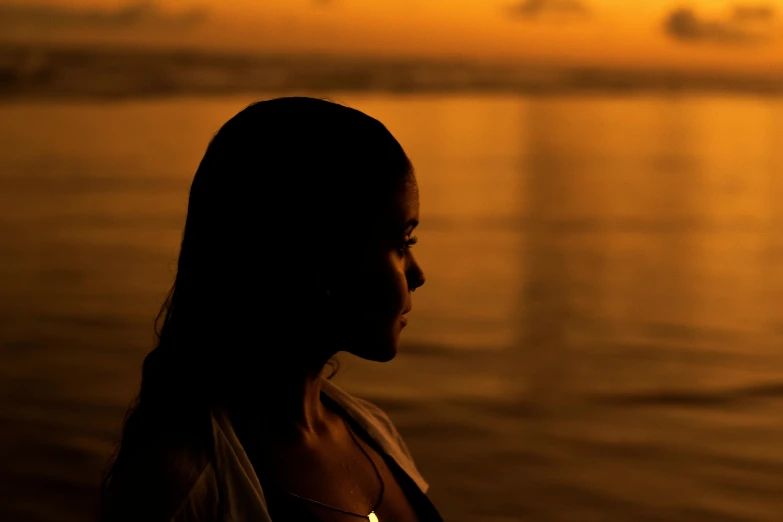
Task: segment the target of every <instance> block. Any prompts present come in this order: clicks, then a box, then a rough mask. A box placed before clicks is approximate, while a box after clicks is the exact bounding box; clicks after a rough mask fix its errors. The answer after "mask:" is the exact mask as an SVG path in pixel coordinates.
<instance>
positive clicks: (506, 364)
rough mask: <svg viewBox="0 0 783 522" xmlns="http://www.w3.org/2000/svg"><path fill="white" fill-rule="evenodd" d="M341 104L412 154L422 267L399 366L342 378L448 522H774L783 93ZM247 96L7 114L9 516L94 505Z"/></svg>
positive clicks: (3, 169) (368, 367)
mask: <svg viewBox="0 0 783 522" xmlns="http://www.w3.org/2000/svg"><path fill="white" fill-rule="evenodd" d="M335 98H336V99H337V100H338V101H342V102H345V103H348V104H350V105H353V106H355V107H357V108H359V109H362V110H364V111H366V112H368V113H370V114H372V115H374V116H376V117H378V118H379V119H381V120H382V121H383V122H385V123H386V124H387V126H388V127H389V128H390V129H391V130H392V132H393V133H395V135H396V136H397V137H398V138H399V139H400V141H401V142H402V143H403V145H404V146H405V147H406V149H407V150H408V151H409V153H410V155H411V157H412V159H413V161H414V163H415V165H416V167H417V171H418V178H419V184H420V187H421V198H422V225H421V227H420V233H419V237H420V243H419V245H417V246H416V249H417V252H418V257H419V259H420V261H421V263H422V264H423V266H424V268H425V270H426V271H427V276H428V283H427V285H426V286H425V287H424V288H422V289H421V290H420V291H419V292H417V293H416V294H415V295H414V298H415V304H414V306H415V311H414V314H413V316H412V320H411V323H410V324H409V326H408V327H407V328H406V330H405V332H404V334H403V337H404V341H403V346H402V353H401V355H400V356H399V357H398V359H396V360H395V361H394V362H392V363H389V364H386V365H378V364H369V363H364V362H361V361H358V360H356V359H353V358H344V359H343V360H344V364H343V369H342V372H341V374H340V376H339V377H337V380H336V382H338V384H341V385H343V386H344V387H346V388H348V389H349V390H351V391H353V392H355V393H357V394H359V395H362V396H365V397H367V398H370V399H372V400H375V401H376V402H378V403H379V404H381V405H382V406H384V407H385V408H386V409H387V410H388V411H389V413H390V415H391V416H392V418H393V419H394V420H395V421H396V422H397V424H398V427H399V429H400V431H401V432H402V433H403V435H404V436H405V437H406V439H407V440H408V442H409V445H410V446H411V449H412V450H413V452H414V454H415V456H416V457H417V460H418V463H419V466H420V468H421V469H422V471H423V473H424V474H425V476H426V477H427V478H428V479H429V481H430V482H431V483H432V485H433V486H432V490H431V495H432V498H433V500H434V501H435V502H436V503H437V504H438V505H439V506H440V507H441V510H442V511H443V513H444V515H445V517H446V519H447V520H450V521H455V522H460V521H471V522H473V521H504V522H506V521H508V522H510V521H521V520H526V521H527V520H530V521H542V522H543V521H583V522H588V521H608V522H611V521H630V520H633V521H648V520H660V521H688V522H692V521H710V522H715V521H762V520H763V521H776V520H780V519H781V513H783V348H782V345H781V341H783V307H782V306H781V303H783V234H781V232H782V231H783V229H782V228H781V224H783V204H781V201H783V100H780V99H777V100H776V99H774V98H766V99H762V98H753V97H744V98H743V97H732V98H719V97H703V98H695V97H690V98H676V97H663V96H661V97H627V98H609V97H592V98H590V97H582V98H580V97H567V98H566V97H562V98H537V99H529V98H515V97H506V98H499V97H494V98H490V97H446V98H442V97H441V98H436V97H413V96H410V97H389V96H372V97H359V96H353V95H352V96H350V97H348V96H346V97H335ZM249 101H251V100H250V99H247V98H225V99H185V98H182V99H174V100H167V101H145V102H127V103H104V104H52V103H49V104H44V103H41V104H36V103H33V102H30V103H25V104H15V105H8V104H6V105H4V106H0V122H2V123H0V520H2V521H8V522H16V521H19V522H32V521H41V522H44V521H45V522H65V521H71V520H73V521H76V520H85V519H86V518H87V517H88V515H89V514H90V509H91V508H92V506H93V505H94V502H95V500H96V499H97V497H96V486H97V482H98V477H99V475H100V472H101V470H102V468H103V465H104V462H105V459H106V456H107V454H108V452H109V450H110V449H111V447H112V444H113V443H114V442H115V440H116V436H117V432H118V428H119V426H120V422H121V420H122V415H123V412H124V408H125V406H126V404H127V402H128V400H130V398H131V397H132V395H133V393H134V391H135V389H136V386H137V385H138V378H139V365H140V363H141V360H142V358H143V356H144V354H145V352H146V351H147V350H148V349H149V348H150V347H151V345H152V341H153V333H152V322H153V320H154V317H155V314H156V312H157V309H158V307H159V306H160V304H161V302H162V300H163V298H164V296H165V293H166V291H167V289H168V286H169V285H170V283H171V282H172V278H173V270H174V268H175V260H176V255H177V251H178V246H179V239H180V234H181V229H182V225H183V222H184V212H185V208H186V196H187V190H188V187H189V183H190V180H191V178H192V175H193V173H194V172H195V168H196V166H197V164H198V161H199V159H200V157H201V155H202V153H203V151H204V148H205V147H206V144H207V142H208V140H209V138H210V136H211V135H212V133H213V132H214V131H216V130H217V128H218V127H219V125H220V124H221V123H222V122H223V121H225V120H226V119H228V118H229V117H230V116H231V115H233V114H234V113H235V112H237V111H238V110H239V109H241V108H242V107H243V106H244V105H245V104H246V103H248V102H249ZM270 371H273V369H270Z"/></svg>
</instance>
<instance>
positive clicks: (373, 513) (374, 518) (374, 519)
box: [367, 511, 378, 522]
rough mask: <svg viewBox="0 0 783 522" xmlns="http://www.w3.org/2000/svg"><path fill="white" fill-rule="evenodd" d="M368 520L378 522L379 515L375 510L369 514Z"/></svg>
mask: <svg viewBox="0 0 783 522" xmlns="http://www.w3.org/2000/svg"><path fill="white" fill-rule="evenodd" d="M367 520H369V521H370V522H378V515H376V514H375V511H373V512H372V513H370V514H369V515H367Z"/></svg>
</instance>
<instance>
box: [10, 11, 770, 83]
mask: <svg viewBox="0 0 783 522" xmlns="http://www.w3.org/2000/svg"><path fill="white" fill-rule="evenodd" d="M25 5H26V6H27V9H29V7H30V3H29V2H27V0H25V2H20V1H19V0H14V1H11V2H9V1H7V0H6V1H5V2H2V3H0V7H2V8H3V9H11V8H14V7H16V8H19V10H22V11H23V10H24V9H25V7H24V6H25ZM40 5H41V6H44V7H42V8H41V9H45V8H49V9H53V10H57V9H59V11H58V13H59V14H57V15H56V16H62V18H63V23H62V24H60V25H57V26H56V27H48V28H47V29H46V30H44V29H42V28H40V27H36V22H35V21H33V22H30V21H29V18H30V17H29V16H28V19H25V20H26V23H22V24H19V23H17V24H14V30H13V31H10V33H9V32H7V34H12V35H16V36H23V37H25V38H36V37H41V38H59V39H66V40H69V39H70V40H73V39H81V40H90V41H103V40H107V41H120V42H126V43H128V42H130V43H141V44H146V45H186V46H204V47H215V48H238V49H251V50H259V51H283V52H326V53H337V54H352V55H357V54H358V55H370V56H406V57H410V56H415V57H428V58H439V57H462V58H470V59H482V60H501V61H509V60H519V61H524V60H529V61H544V62H546V63H553V64H560V63H566V64H573V63H576V64H590V65H610V66H614V65H618V66H626V67H627V66H633V67H677V68H680V67H684V68H709V69H719V70H737V71H748V72H770V71H774V69H775V68H776V67H780V66H781V65H783V0H771V1H768V2H763V0H762V3H753V2H751V3H749V4H748V3H743V2H736V1H726V0H688V1H687V2H686V3H683V4H672V3H671V2H668V1H663V0H635V1H633V2H628V1H621V0H449V1H446V0H430V1H427V2H421V1H414V0H373V1H372V2H367V1H364V0H263V1H261V0H235V1H232V2H225V3H223V2H221V3H218V2H212V3H198V2H194V1H193V0H162V1H160V2H158V3H156V4H149V5H151V6H153V8H154V9H153V8H150V7H149V5H148V6H147V9H148V10H149V11H150V12H149V13H147V15H145V17H142V16H139V20H138V23H135V22H134V23H130V22H128V23H127V24H126V25H125V26H122V27H119V26H118V27H112V28H106V27H86V26H84V25H85V24H86V23H85V22H83V23H82V27H75V26H74V24H73V23H72V22H73V20H74V19H76V18H77V17H78V14H79V13H80V12H81V13H84V12H90V13H96V12H102V13H108V14H111V13H116V12H118V10H121V9H123V8H127V7H128V6H129V5H143V4H129V3H128V2H127V1H124V0H49V1H48V2H47V3H45V4H40ZM192 10H199V11H198V12H199V13H202V14H203V16H202V18H200V19H199V20H198V22H197V23H196V22H194V23H193V24H191V25H190V26H184V25H183V27H178V28H177V29H171V28H170V27H169V28H166V27H163V26H160V25H157V26H156V25H155V24H154V23H152V22H154V21H155V18H156V17H161V18H163V17H172V19H173V18H176V17H178V16H179V17H184V16H187V15H188V13H189V12H191V11H192ZM63 13H65V14H63ZM12 14H13V11H12ZM71 15H73V16H71ZM14 16H16V15H14ZM69 17H71V18H69ZM5 18H6V23H8V21H10V20H11V17H9V15H6V16H5ZM148 22H149V23H148Z"/></svg>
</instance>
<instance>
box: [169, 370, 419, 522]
mask: <svg viewBox="0 0 783 522" xmlns="http://www.w3.org/2000/svg"><path fill="white" fill-rule="evenodd" d="M322 391H323V392H324V393H325V394H326V395H327V396H328V397H329V398H331V399H332V400H334V401H335V402H336V403H337V404H338V405H340V406H341V407H342V408H343V409H344V410H345V411H346V412H347V413H348V414H349V415H350V416H351V417H352V418H353V419H354V420H355V421H356V422H357V423H358V424H359V425H360V426H361V427H362V428H364V430H365V431H366V432H367V434H368V435H369V436H370V437H372V439H373V440H374V441H375V442H377V443H378V445H379V446H380V448H381V449H382V450H383V451H384V452H385V453H386V454H387V455H389V456H390V457H391V458H392V459H394V461H395V462H396V463H397V464H398V465H399V466H400V468H401V469H402V470H403V471H405V473H407V474H408V476H409V477H410V478H411V479H412V480H413V482H414V483H415V484H416V485H417V486H419V488H420V489H421V491H422V492H423V493H426V492H427V490H428V489H429V484H427V482H426V481H425V480H424V478H422V476H421V474H419V471H418V470H417V469H416V466H415V464H414V462H413V458H412V456H411V454H410V451H409V450H408V447H407V446H406V445H405V442H404V441H403V440H402V437H400V434H399V433H398V432H397V429H396V428H395V427H394V424H393V423H392V421H391V419H389V417H388V415H386V413H384V411H383V410H381V409H380V408H378V407H377V406H375V405H374V404H372V403H371V402H369V401H366V400H364V399H360V398H358V397H354V396H352V395H350V394H348V393H347V392H346V391H344V390H342V389H341V388H339V387H337V385H335V384H334V383H332V382H331V381H329V380H327V379H324V380H323V384H322ZM212 432H213V435H214V441H215V462H214V463H209V464H208V465H207V467H206V468H205V469H204V470H203V471H202V472H201V474H200V475H199V477H198V479H197V480H196V483H195V484H194V485H193V487H192V488H191V490H190V492H189V493H188V496H187V497H186V498H185V500H184V501H183V503H182V505H181V506H180V507H179V509H178V510H177V512H176V514H175V515H174V516H173V517H172V518H171V522H206V521H209V520H214V517H215V516H218V517H220V519H221V520H224V521H226V522H240V521H248V520H253V521H254V522H255V521H257V522H272V519H271V518H270V516H269V512H268V511H267V505H266V501H265V499H264V492H263V490H262V489H261V484H260V482H259V480H258V477H257V476H256V473H255V471H254V469H253V466H252V464H251V463H250V460H249V459H248V456H247V454H246V453H245V450H244V449H243V448H242V445H241V444H240V442H239V439H238V438H237V436H236V433H235V432H234V429H233V428H232V426H231V423H230V421H229V419H228V416H227V415H226V413H225V412H213V415H212ZM216 468H217V469H218V470H220V472H219V473H216Z"/></svg>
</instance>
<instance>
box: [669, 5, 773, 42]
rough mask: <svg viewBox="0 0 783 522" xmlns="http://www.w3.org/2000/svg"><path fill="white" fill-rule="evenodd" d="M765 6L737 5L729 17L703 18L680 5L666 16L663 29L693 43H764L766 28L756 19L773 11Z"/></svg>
mask: <svg viewBox="0 0 783 522" xmlns="http://www.w3.org/2000/svg"><path fill="white" fill-rule="evenodd" d="M766 9H767V8H759V7H747V6H744V7H743V6H737V7H735V9H734V13H733V14H732V16H731V17H729V18H727V19H725V20H721V19H707V18H702V17H700V16H699V15H698V14H696V12H695V11H694V10H693V9H690V8H687V7H681V8H679V9H675V10H674V11H672V12H671V13H669V15H668V16H667V17H666V19H665V21H664V30H665V32H666V34H668V35H669V36H670V37H672V38H674V39H675V40H679V41H681V42H692V43H698V42H703V43H713V44H719V45H748V44H759V43H763V42H765V41H767V40H769V38H770V33H769V31H768V30H766V28H760V27H758V25H757V24H755V23H749V22H756V21H758V20H759V19H760V18H761V19H763V20H765V21H766V20H771V19H772V18H771V17H772V16H774V11H772V13H771V14H767V11H766Z"/></svg>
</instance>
